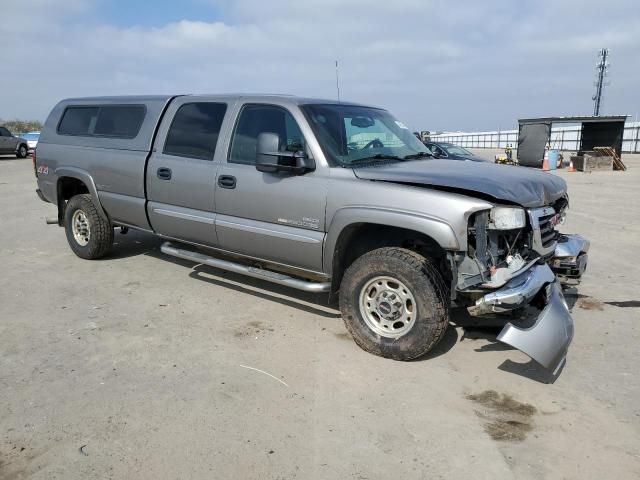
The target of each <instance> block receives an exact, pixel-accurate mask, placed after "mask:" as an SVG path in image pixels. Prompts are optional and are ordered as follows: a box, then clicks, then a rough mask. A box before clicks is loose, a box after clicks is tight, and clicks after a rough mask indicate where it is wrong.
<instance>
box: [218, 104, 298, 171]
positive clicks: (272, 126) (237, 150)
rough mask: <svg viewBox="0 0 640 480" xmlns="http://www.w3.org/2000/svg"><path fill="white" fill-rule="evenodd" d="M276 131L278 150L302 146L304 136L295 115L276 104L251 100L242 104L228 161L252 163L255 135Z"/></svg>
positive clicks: (291, 150) (295, 148) (256, 146)
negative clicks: (252, 101)
mask: <svg viewBox="0 0 640 480" xmlns="http://www.w3.org/2000/svg"><path fill="white" fill-rule="evenodd" d="M263 132H271V133H276V134H278V136H279V137H280V146H279V151H282V152H284V151H287V152H296V151H298V150H304V148H305V147H304V137H303V136H302V132H301V131H300V127H298V124H297V123H296V121H295V119H294V118H293V116H292V115H291V113H289V112H288V111H287V110H285V109H284V108H282V107H277V106H275V105H259V104H250V105H245V106H244V107H242V110H241V112H240V116H239V117H238V121H237V123H236V127H235V130H234V132H233V136H232V137H231V148H230V149H229V163H241V164H245V165H255V163H256V154H257V149H258V135H260V134H261V133H263Z"/></svg>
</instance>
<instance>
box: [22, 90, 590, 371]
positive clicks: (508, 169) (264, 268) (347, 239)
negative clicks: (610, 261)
mask: <svg viewBox="0 0 640 480" xmlns="http://www.w3.org/2000/svg"><path fill="white" fill-rule="evenodd" d="M34 163H35V170H36V176H37V182H38V189H37V193H38V195H39V196H40V198H41V199H43V200H44V201H47V202H50V203H52V204H54V205H56V206H57V218H56V219H55V220H52V221H51V222H52V223H57V224H58V225H60V226H63V227H64V228H65V231H66V236H67V240H68V242H69V245H70V247H71V249H72V250H73V252H74V253H75V254H76V255H78V256H79V257H81V258H85V259H95V258H99V257H102V256H104V255H106V254H107V253H108V251H109V249H110V247H111V245H112V242H113V236H114V229H115V228H119V229H120V230H121V232H122V233H126V232H127V231H128V229H130V228H134V229H138V230H142V231H146V232H152V233H154V234H156V235H159V236H160V237H162V238H164V239H166V241H165V243H163V245H162V247H161V250H162V252H164V253H166V254H168V255H173V256H176V257H179V258H183V259H188V260H192V261H194V262H198V263H203V264H207V265H211V266H214V267H217V268H220V269H222V270H225V271H231V272H237V273H241V274H245V275H249V276H251V277H257V278H260V279H263V280H266V281H270V282H275V283H278V284H281V285H286V286H289V287H292V288H296V289H300V290H305V291H308V292H329V293H330V295H329V300H330V301H335V300H336V299H339V305H340V310H341V312H342V316H343V319H344V323H345V325H346V328H347V329H348V331H349V332H350V334H351V336H352V337H353V339H354V340H355V342H356V343H357V344H358V345H359V346H360V347H362V348H363V349H364V350H366V351H368V352H371V353H373V354H375V355H380V356H383V357H387V358H392V359H396V360H411V359H415V358H417V357H420V356H421V355H424V354H425V353H427V352H428V351H429V350H431V349H432V348H433V347H434V346H435V345H436V344H437V343H438V342H439V341H440V340H441V338H442V337H443V334H444V332H445V329H446V328H447V325H448V323H449V312H450V307H451V305H457V306H464V307H467V309H468V311H469V313H470V314H471V315H473V316H479V317H481V316H492V317H495V316H496V315H509V318H510V319H511V321H510V322H509V323H506V321H505V323H506V326H505V327H504V329H503V330H502V331H501V332H500V334H499V335H498V340H500V341H502V342H504V343H507V344H509V345H511V346H513V347H515V348H517V349H520V350H521V351H523V352H525V353H526V354H527V355H529V356H530V357H531V358H533V359H534V360H536V361H537V362H538V363H540V364H541V365H543V366H544V367H545V368H547V369H549V370H550V371H552V372H556V371H557V370H558V369H559V368H560V367H561V366H562V365H563V364H564V361H565V357H566V354H567V349H568V347H569V344H570V343H571V340H572V337H573V321H572V319H571V315H570V313H569V310H568V308H567V304H566V302H565V300H564V297H563V294H562V286H561V284H562V283H567V282H574V283H575V282H578V281H579V279H580V277H581V275H582V273H583V272H584V270H585V268H586V264H587V251H588V249H589V243H588V241H586V240H585V239H584V238H582V237H580V236H579V235H563V234H561V233H559V232H558V231H557V230H556V226H557V225H558V224H559V223H561V222H562V221H563V219H564V216H565V212H566V209H567V207H568V197H567V188H566V184H565V182H564V181H563V180H562V179H561V178H559V177H557V176H555V175H552V174H548V173H543V172H539V171H534V170H529V169H526V168H517V167H512V166H502V165H495V164H490V163H480V162H467V161H460V160H450V159H449V160H441V159H435V158H433V157H432V155H431V152H430V151H429V150H428V149H427V148H426V147H425V146H424V145H423V144H422V143H421V142H420V141H419V140H418V139H417V138H416V137H415V136H414V135H413V134H412V133H411V132H410V131H409V130H408V129H407V127H406V126H405V125H404V124H403V123H402V122H400V121H399V120H397V119H395V118H394V117H393V116H392V115H391V114H390V113H389V112H387V111H386V110H383V109H380V108H376V107H370V106H365V105H359V104H354V103H345V102H336V101H331V100H318V99H311V98H297V97H292V96H284V95H179V96H135V97H133V96H127V97H100V98H76V99H68V100H63V101H61V102H60V103H59V104H58V105H56V106H55V108H54V109H53V111H52V112H51V114H50V115H49V117H48V119H47V121H46V124H45V126H44V128H43V129H42V134H41V136H40V141H39V144H38V149H37V158H36V159H35V160H34ZM516 314H517V315H516ZM516 318H517V320H516Z"/></svg>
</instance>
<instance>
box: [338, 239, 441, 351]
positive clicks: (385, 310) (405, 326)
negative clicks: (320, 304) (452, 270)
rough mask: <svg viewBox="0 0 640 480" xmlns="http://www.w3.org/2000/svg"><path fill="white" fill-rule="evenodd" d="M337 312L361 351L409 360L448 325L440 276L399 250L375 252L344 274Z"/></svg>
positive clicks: (416, 256) (418, 258) (419, 259)
mask: <svg viewBox="0 0 640 480" xmlns="http://www.w3.org/2000/svg"><path fill="white" fill-rule="evenodd" d="M340 310H341V312H342V318H343V320H344V322H345V325H346V327H347V330H349V333H350V334H351V336H352V337H353V339H354V340H355V342H356V343H357V344H358V345H359V346H360V347H361V348H362V349H364V350H366V351H367V352H369V353H373V354H374V355H379V356H382V357H386V358H392V359H394V360H413V359H415V358H418V357H420V356H422V355H424V354H425V353H427V352H428V351H429V350H431V349H432V348H433V347H434V346H435V345H436V344H437V343H438V342H439V341H440V340H441V339H442V337H443V335H444V331H445V329H446V328H447V325H448V323H449V296H448V293H447V287H446V283H445V282H444V280H443V278H442V275H441V274H440V272H439V271H438V270H437V269H436V267H435V266H434V265H433V264H432V263H431V262H430V261H429V260H428V259H426V258H424V257H422V256H421V255H419V254H417V253H415V252H412V251H411V250H407V249H403V248H396V247H392V248H380V249H377V250H373V251H371V252H369V253H366V254H365V255H363V256H362V257H360V258H358V259H357V260H356V261H355V262H353V264H352V265H351V266H350V267H349V268H348V269H347V271H346V272H345V275H344V278H343V280H342V284H341V286H340Z"/></svg>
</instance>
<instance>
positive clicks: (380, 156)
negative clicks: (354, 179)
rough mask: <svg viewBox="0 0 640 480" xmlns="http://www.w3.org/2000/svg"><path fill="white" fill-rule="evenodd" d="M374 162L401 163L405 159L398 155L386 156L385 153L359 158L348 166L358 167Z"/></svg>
mask: <svg viewBox="0 0 640 480" xmlns="http://www.w3.org/2000/svg"><path fill="white" fill-rule="evenodd" d="M405 158H406V157H405ZM374 160H397V161H399V162H401V161H402V160H404V159H403V158H402V157H399V156H397V155H385V154H383V153H376V154H375V155H371V156H369V157H362V158H357V159H355V160H352V161H350V162H349V164H348V165H349V166H351V165H356V164H359V163H371V162H372V161H374Z"/></svg>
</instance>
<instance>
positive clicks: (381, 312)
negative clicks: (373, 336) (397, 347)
mask: <svg viewBox="0 0 640 480" xmlns="http://www.w3.org/2000/svg"><path fill="white" fill-rule="evenodd" d="M416 313H417V305H416V301H415V299H414V298H413V294H412V293H411V290H409V288H408V287H407V286H406V285H405V284H404V283H402V282H400V281H399V280H397V279H395V278H393V277H375V278H372V279H371V280H369V281H368V282H367V283H366V284H365V286H364V287H363V288H362V290H361V291H360V314H361V315H362V318H363V319H364V321H365V323H366V324H367V326H368V327H369V328H370V329H371V330H373V331H374V332H375V333H377V334H378V335H380V336H381V337H387V338H400V337H402V336H403V335H405V334H406V333H407V332H408V331H409V330H411V328H412V327H413V324H414V323H415V319H416Z"/></svg>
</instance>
